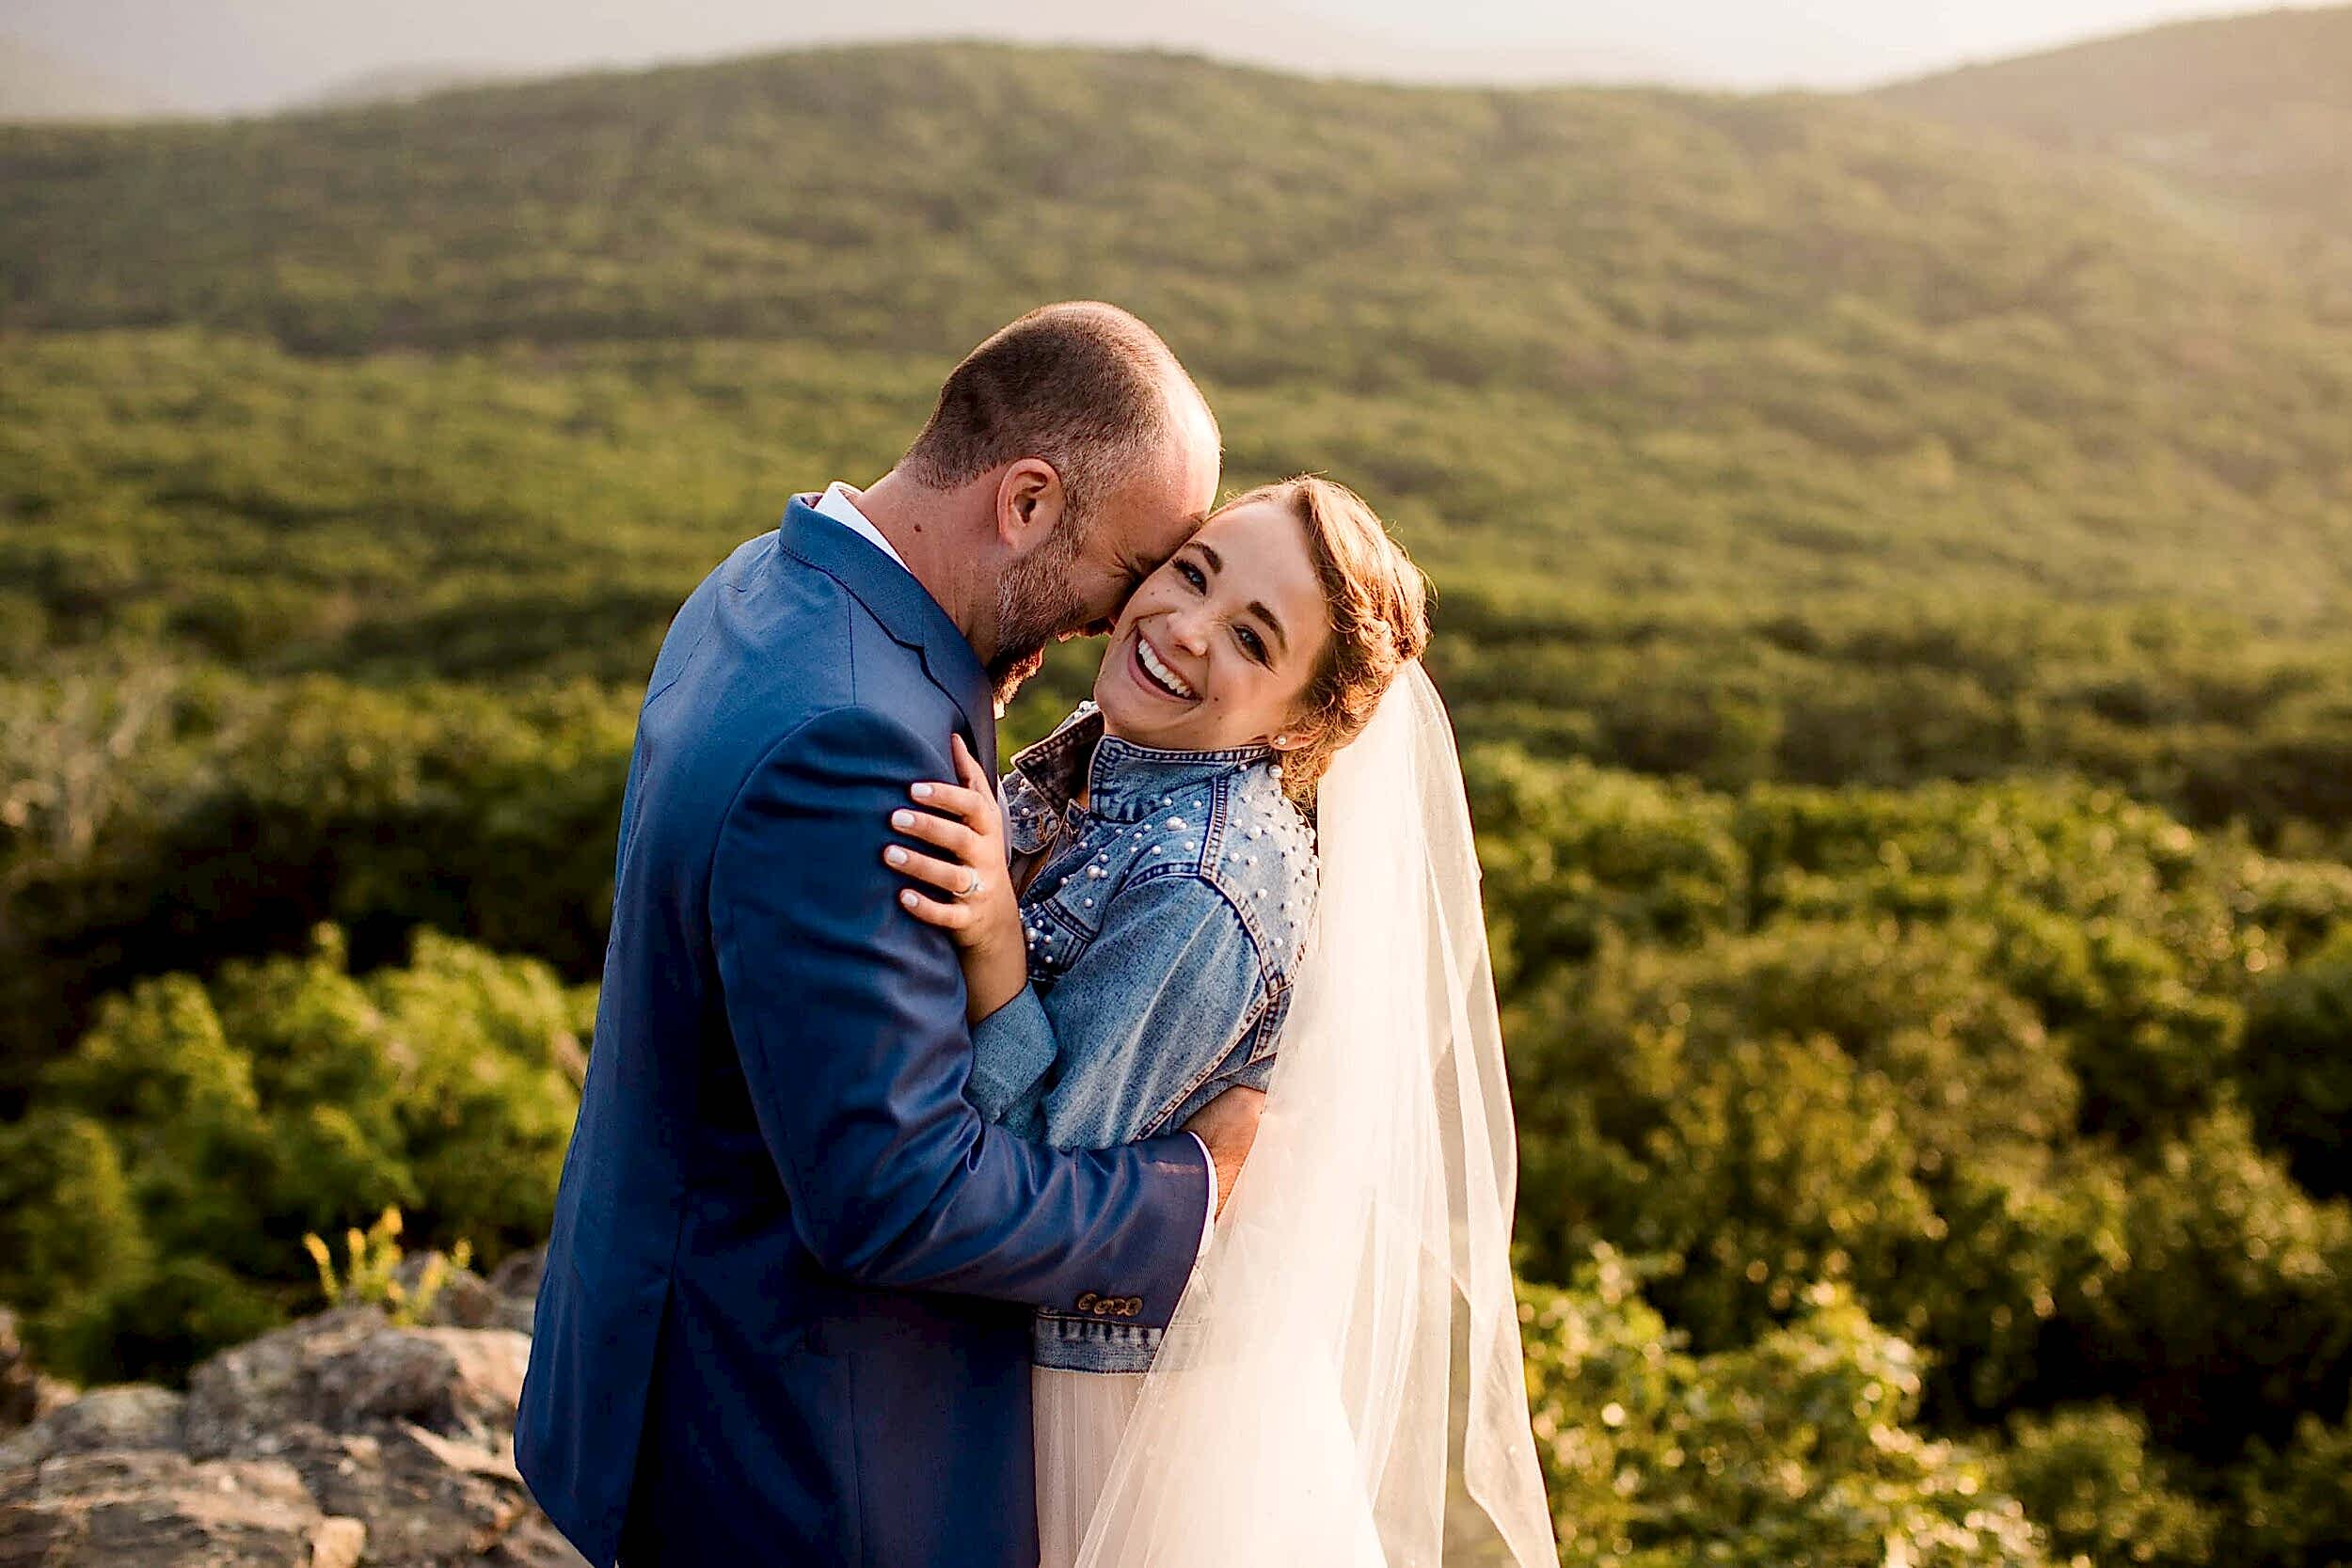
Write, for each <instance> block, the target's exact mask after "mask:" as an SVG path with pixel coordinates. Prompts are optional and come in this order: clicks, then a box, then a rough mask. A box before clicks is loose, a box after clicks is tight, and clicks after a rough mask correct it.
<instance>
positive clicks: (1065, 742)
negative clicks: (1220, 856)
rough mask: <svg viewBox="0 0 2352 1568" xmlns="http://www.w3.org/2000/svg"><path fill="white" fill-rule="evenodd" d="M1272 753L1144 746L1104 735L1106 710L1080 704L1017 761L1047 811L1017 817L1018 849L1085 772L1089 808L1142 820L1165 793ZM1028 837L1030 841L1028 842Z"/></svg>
mask: <svg viewBox="0 0 2352 1568" xmlns="http://www.w3.org/2000/svg"><path fill="white" fill-rule="evenodd" d="M1273 752H1274V749H1273V748H1272V747H1270V746H1266V745H1263V744H1261V745H1253V746H1232V747H1227V748H1226V749H1224V750H1222V751H1216V752H1168V751H1162V750H1160V749H1158V748H1157V747H1152V746H1138V745H1136V743H1135V742H1133V741H1131V740H1122V739H1120V737H1119V736H1115V735H1104V733H1103V711H1102V709H1100V708H1098V707H1096V706H1095V705H1093V704H1092V703H1090V702H1087V703H1081V704H1079V705H1078V708H1077V711H1076V712H1074V713H1073V714H1072V715H1071V716H1070V717H1069V719H1067V720H1066V721H1063V723H1062V725H1061V727H1060V728H1058V729H1057V730H1056V731H1055V732H1054V733H1053V734H1052V735H1049V736H1046V737H1045V738H1044V739H1042V740H1041V741H1039V742H1038V743H1037V744H1036V745H1034V746H1031V747H1028V748H1026V749H1025V750H1024V751H1023V752H1020V753H1019V754H1018V755H1016V756H1015V757H1014V758H1013V759H1012V767H1013V771H1014V772H1015V773H1017V774H1018V775H1019V776H1020V777H1021V779H1022V780H1023V781H1024V782H1025V783H1026V784H1027V785H1028V786H1029V789H1030V790H1031V791H1034V792H1035V796H1036V797H1037V798H1038V799H1039V800H1041V803H1042V804H1043V805H1044V806H1045V807H1046V808H1047V810H1046V811H1044V812H1032V813H1028V814H1020V815H1017V816H1016V819H1015V820H1014V822H1013V823H1012V824H1011V827H1012V833H1011V836H1012V840H1013V847H1014V848H1016V849H1034V848H1036V847H1037V843H1038V839H1039V836H1040V835H1041V832H1043V831H1045V830H1046V829H1047V827H1048V825H1049V824H1051V823H1052V822H1054V821H1057V820H1058V819H1059V818H1060V817H1061V816H1062V815H1063V814H1064V813H1066V812H1067V811H1068V810H1069V808H1070V805H1071V802H1072V801H1073V800H1076V799H1077V794H1078V788H1077V786H1078V781H1079V778H1080V775H1081V770H1082V769H1083V771H1084V776H1085V779H1086V794H1087V810H1089V812H1091V813H1093V814H1094V815H1095V816H1099V817H1102V818H1104V819H1105V820H1106V821H1112V822H1139V821H1141V820H1142V819H1143V818H1144V817H1146V816H1151V815H1152V812H1154V811H1155V810H1157V809H1158V808H1159V806H1160V803H1161V801H1162V800H1163V799H1164V798H1165V797H1168V796H1170V795H1174V794H1176V793H1178V792H1179V791H1181V790H1187V789H1191V788H1193V787H1195V786H1196V785H1199V784H1206V783H1207V782H1208V781H1210V780H1211V779H1214V778H1216V776H1217V775H1218V774H1220V773H1230V772H1232V771H1233V770H1234V769H1235V768H1245V767H1248V765H1250V764H1251V763H1255V762H1262V761H1263V760H1264V759H1265V758H1267V757H1269V756H1271V755H1272V754H1273ZM1024 837H1027V838H1028V839H1029V842H1027V843H1023V842H1022V840H1023V838H1024Z"/></svg>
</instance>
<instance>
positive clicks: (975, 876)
mask: <svg viewBox="0 0 2352 1568" xmlns="http://www.w3.org/2000/svg"><path fill="white" fill-rule="evenodd" d="M986 885H987V884H986V883H985V882H982V881H981V880H980V874H979V873H978V872H977V871H975V872H973V873H972V885H971V886H970V887H964V888H958V889H957V890H956V896H957V897H959V898H973V897H977V896H978V895H979V891H980V889H981V888H983V887H985V886H986Z"/></svg>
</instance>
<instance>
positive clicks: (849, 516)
mask: <svg viewBox="0 0 2352 1568" xmlns="http://www.w3.org/2000/svg"><path fill="white" fill-rule="evenodd" d="M808 504H809V506H810V508H811V509H812V510H814V511H816V512H818V514H820V515H824V516H827V517H831V518H832V519H833V520H834V522H836V523H839V524H840V525H842V527H844V528H846V529H848V530H849V531H850V532H852V533H856V534H862V535H863V536H864V537H865V538H866V542H867V543H869V544H871V545H872V546H874V547H875V548H876V549H878V550H880V551H882V554H884V555H886V556H888V557H889V558H890V559H891V560H893V561H895V562H898V569H899V570H900V571H902V572H905V573H906V574H907V575H908V576H910V577H912V576H914V569H913V568H912V567H910V566H908V565H907V563H906V560H905V558H904V557H902V556H901V555H899V553H898V551H897V550H895V549H893V548H892V547H891V545H890V541H889V540H887V539H885V538H883V537H882V530H880V529H878V528H876V527H875V526H874V525H873V523H872V522H870V521H868V520H867V518H866V514H865V513H863V512H860V511H859V510H858V509H857V502H855V501H853V500H851V499H850V487H849V486H848V485H846V484H844V483H841V482H840V481H839V480H834V482H833V483H831V484H828V485H826V486H825V493H824V494H823V495H821V496H819V497H818V498H817V499H815V500H813V501H811V502H809V503H808Z"/></svg>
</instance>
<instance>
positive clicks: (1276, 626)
mask: <svg viewBox="0 0 2352 1568" xmlns="http://www.w3.org/2000/svg"><path fill="white" fill-rule="evenodd" d="M1249 608H1250V610H1253V611H1254V612H1256V614H1257V617H1258V619H1259V620H1261V621H1263V622H1264V623H1265V627H1266V630H1268V631H1270V632H1272V633H1273V634H1274V641H1277V642H1279V643H1280V644H1282V651H1283V652H1284V653H1286V654H1287V653H1289V652H1290V651H1291V634H1290V633H1289V632H1286V631H1284V630H1283V629H1282V623H1281V621H1280V620H1279V618H1278V617H1277V616H1276V615H1275V613H1274V611H1272V610H1268V609H1267V608H1266V607H1265V603H1264V601H1263V600H1261V599H1252V600H1250V601H1249Z"/></svg>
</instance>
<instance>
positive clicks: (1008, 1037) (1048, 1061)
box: [965, 986, 1057, 1121]
mask: <svg viewBox="0 0 2352 1568" xmlns="http://www.w3.org/2000/svg"><path fill="white" fill-rule="evenodd" d="M1056 1045H1057V1041H1056V1039H1055V1037H1054V1025H1053V1022H1052V1021H1051V1020H1049V1019H1048V1018H1047V1017H1046V1016H1045V1004H1044V1003H1043V1002H1042V1001H1041V1000H1040V999H1039V997H1038V994H1037V988H1036V987H1035V986H1023V987H1022V988H1021V991H1020V994H1018V995H1016V996H1015V997H1014V998H1013V999H1012V1000H1011V1001H1009V1002H1008V1003H1006V1004H1005V1005H1004V1006H1001V1007H999V1008H997V1009H996V1010H995V1011H994V1012H993V1013H991V1014H989V1015H988V1016H987V1017H986V1018H984V1019H982V1020H980V1022H977V1023H976V1024H974V1025H973V1026H972V1083H971V1085H970V1087H969V1088H968V1089H967V1090H966V1091H965V1098H967V1099H969V1100H970V1101H972V1104H973V1106H974V1107H975V1108H976V1109H977V1110H978V1112H979V1113H980V1115H981V1117H984V1118H986V1119H987V1120H989V1121H1001V1120H1003V1119H1004V1117H1005V1116H1006V1115H1007V1114H1008V1113H1009V1111H1010V1110H1011V1109H1012V1107H1013V1106H1014V1105H1015V1104H1017V1103H1019V1101H1021V1098H1022V1097H1023V1096H1024V1095H1025V1094H1027V1093H1028V1092H1029V1090H1030V1089H1031V1088H1033V1087H1035V1086H1036V1085H1037V1081H1038V1080H1039V1079H1041V1078H1042V1077H1044V1076H1045V1069H1047V1068H1049V1067H1052V1066H1053V1065H1054V1053H1055V1049H1056Z"/></svg>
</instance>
